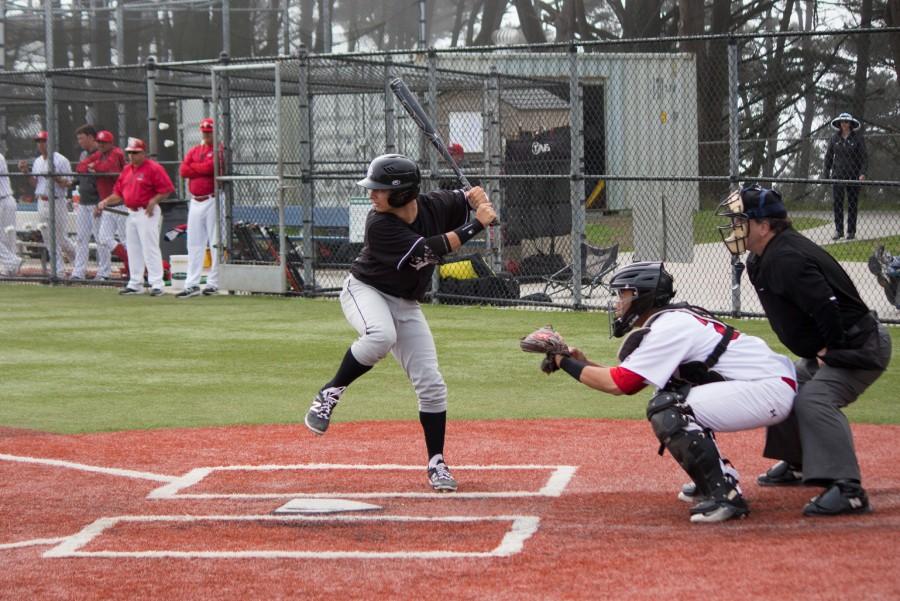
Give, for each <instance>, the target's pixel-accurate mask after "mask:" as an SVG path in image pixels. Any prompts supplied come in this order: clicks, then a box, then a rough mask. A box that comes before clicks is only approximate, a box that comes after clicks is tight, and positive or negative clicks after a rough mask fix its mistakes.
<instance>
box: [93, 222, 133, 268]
mask: <svg viewBox="0 0 900 601" xmlns="http://www.w3.org/2000/svg"><path fill="white" fill-rule="evenodd" d="M116 210H117V211H127V210H128V209H126V208H125V205H119V206H118V207H116ZM127 221H128V217H126V216H125V215H118V214H116V213H112V212H110V211H103V215H102V216H101V217H100V237H99V238H98V239H97V262H98V269H97V275H98V276H100V277H104V278H108V277H109V274H110V273H111V271H112V262H111V261H112V259H111V255H112V251H113V249H114V248H115V247H116V245H117V244H118V243H119V242H122V243H125V224H126V223H127ZM104 255H105V257H104Z"/></svg>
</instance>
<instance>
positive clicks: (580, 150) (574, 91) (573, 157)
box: [569, 44, 585, 307]
mask: <svg viewBox="0 0 900 601" xmlns="http://www.w3.org/2000/svg"><path fill="white" fill-rule="evenodd" d="M578 77H579V74H578V47H577V46H576V45H575V44H572V45H571V46H569V122H570V123H571V130H570V135H569V144H570V149H569V157H570V159H569V169H570V173H571V179H570V181H569V193H570V200H571V203H572V235H571V243H572V303H573V304H574V305H575V306H576V307H577V306H579V305H580V304H581V275H582V274H581V240H582V239H583V238H584V220H585V214H584V175H583V166H584V128H583V126H582V112H581V105H582V102H581V100H582V98H581V94H582V91H581V82H580V81H579V79H578Z"/></svg>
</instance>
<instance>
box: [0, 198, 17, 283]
mask: <svg viewBox="0 0 900 601" xmlns="http://www.w3.org/2000/svg"><path fill="white" fill-rule="evenodd" d="M19 264H20V261H19V257H18V256H17V255H16V201H15V200H14V199H13V197H12V196H5V197H3V198H0V269H2V270H3V271H4V272H6V273H9V274H14V273H15V272H16V271H17V270H18V269H19Z"/></svg>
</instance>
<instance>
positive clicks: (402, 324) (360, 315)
mask: <svg viewBox="0 0 900 601" xmlns="http://www.w3.org/2000/svg"><path fill="white" fill-rule="evenodd" d="M341 308H342V309H343V311H344V317H346V318H347V321H348V322H350V325H351V326H353V328H354V329H355V330H356V331H357V333H358V334H359V338H358V339H356V341H354V343H353V344H352V345H351V346H350V352H352V353H353V357H354V358H355V359H356V360H357V361H359V362H360V363H362V364H363V365H375V364H376V363H378V362H379V361H381V359H383V358H384V357H385V356H386V355H387V354H388V352H390V353H391V354H392V355H394V358H395V359H397V362H398V363H400V366H401V367H402V368H403V371H405V372H406V375H407V376H408V377H409V380H410V382H412V385H413V388H415V391H416V397H417V398H418V401H419V411H422V412H424V413H441V412H443V411H446V410H447V385H446V384H445V383H444V377H443V376H442V375H441V372H440V371H439V370H438V362H437V349H436V348H435V346H434V338H433V337H432V335H431V329H430V328H429V327H428V322H427V321H425V315H424V314H423V313H422V308H421V307H420V306H419V303H418V302H416V301H413V300H407V299H404V298H399V297H396V296H391V295H390V294H385V293H384V292H381V291H380V290H378V289H376V288H373V287H372V286H369V285H368V284H365V283H363V282H360V281H359V280H357V279H356V278H355V277H353V276H352V275H351V276H348V277H347V279H346V280H345V281H344V287H343V289H342V290H341Z"/></svg>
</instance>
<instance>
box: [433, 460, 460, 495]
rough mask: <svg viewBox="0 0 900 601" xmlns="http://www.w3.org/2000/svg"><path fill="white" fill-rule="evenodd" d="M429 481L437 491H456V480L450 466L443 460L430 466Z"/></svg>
mask: <svg viewBox="0 0 900 601" xmlns="http://www.w3.org/2000/svg"><path fill="white" fill-rule="evenodd" d="M428 483H429V484H431V488H433V489H434V490H435V491H437V492H456V487H457V484H456V480H454V479H453V476H452V475H451V474H450V468H449V467H447V464H446V463H444V462H443V461H441V462H439V463H437V464H436V465H435V466H434V467H429V468H428Z"/></svg>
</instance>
